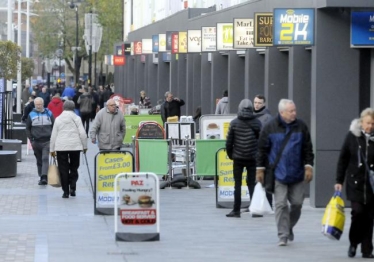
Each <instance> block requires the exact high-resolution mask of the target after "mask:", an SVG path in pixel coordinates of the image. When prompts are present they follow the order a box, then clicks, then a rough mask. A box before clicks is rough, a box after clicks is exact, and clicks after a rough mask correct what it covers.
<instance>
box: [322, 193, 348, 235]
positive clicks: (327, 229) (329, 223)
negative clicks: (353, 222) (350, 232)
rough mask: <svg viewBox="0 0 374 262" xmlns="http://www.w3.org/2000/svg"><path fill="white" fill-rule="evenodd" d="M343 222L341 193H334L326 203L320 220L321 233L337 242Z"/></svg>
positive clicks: (341, 231)
mask: <svg viewBox="0 0 374 262" xmlns="http://www.w3.org/2000/svg"><path fill="white" fill-rule="evenodd" d="M344 222H345V214H344V201H343V199H342V193H341V192H340V191H336V192H335V193H334V196H333V197H332V198H331V200H330V202H329V203H328V205H327V207H326V209H325V213H324V215H323V218H322V233H323V234H324V235H325V236H327V237H328V238H330V239H334V240H339V239H340V237H341V236H342V234H343V230H344Z"/></svg>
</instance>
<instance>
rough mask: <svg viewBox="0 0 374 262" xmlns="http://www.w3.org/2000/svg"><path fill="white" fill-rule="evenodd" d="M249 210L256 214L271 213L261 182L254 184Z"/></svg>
mask: <svg viewBox="0 0 374 262" xmlns="http://www.w3.org/2000/svg"><path fill="white" fill-rule="evenodd" d="M249 211H250V212H251V213H252V214H256V215H267V214H272V213H273V210H272V209H271V207H270V204H269V201H268V200H267V198H266V192H265V188H264V187H262V184H261V183H257V184H256V186H255V192H254V193H253V197H252V200H251V205H250V206H249Z"/></svg>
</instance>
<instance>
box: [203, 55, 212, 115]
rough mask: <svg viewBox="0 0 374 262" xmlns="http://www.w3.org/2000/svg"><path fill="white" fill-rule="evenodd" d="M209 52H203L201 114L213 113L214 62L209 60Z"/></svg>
mask: <svg viewBox="0 0 374 262" xmlns="http://www.w3.org/2000/svg"><path fill="white" fill-rule="evenodd" d="M208 56H209V57H210V55H208V53H202V54H201V93H200V94H201V98H202V101H203V103H201V114H202V115H204V114H205V115H206V114H213V113H214V112H213V111H212V110H211V108H212V106H213V97H212V73H211V72H212V64H211V61H208Z"/></svg>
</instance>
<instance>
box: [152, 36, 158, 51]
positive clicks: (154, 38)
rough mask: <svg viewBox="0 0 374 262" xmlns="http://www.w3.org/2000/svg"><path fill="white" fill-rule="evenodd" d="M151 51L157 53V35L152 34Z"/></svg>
mask: <svg viewBox="0 0 374 262" xmlns="http://www.w3.org/2000/svg"><path fill="white" fill-rule="evenodd" d="M152 52H153V53H158V35H152Z"/></svg>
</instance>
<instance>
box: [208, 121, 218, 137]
mask: <svg viewBox="0 0 374 262" xmlns="http://www.w3.org/2000/svg"><path fill="white" fill-rule="evenodd" d="M220 138H221V130H220V128H219V126H218V125H217V124H216V123H209V124H208V126H207V128H206V139H220Z"/></svg>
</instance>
